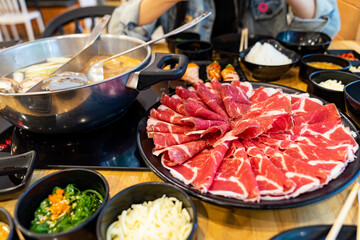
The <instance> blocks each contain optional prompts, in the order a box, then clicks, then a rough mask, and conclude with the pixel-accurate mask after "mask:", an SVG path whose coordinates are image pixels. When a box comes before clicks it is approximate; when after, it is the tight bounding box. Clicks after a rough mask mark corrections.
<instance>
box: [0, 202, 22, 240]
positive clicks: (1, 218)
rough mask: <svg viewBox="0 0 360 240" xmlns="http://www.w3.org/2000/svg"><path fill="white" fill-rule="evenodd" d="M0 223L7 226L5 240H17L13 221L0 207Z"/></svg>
mask: <svg viewBox="0 0 360 240" xmlns="http://www.w3.org/2000/svg"><path fill="white" fill-rule="evenodd" d="M0 222H3V223H6V224H7V225H8V226H9V229H10V232H9V235H8V237H7V238H6V240H17V239H19V236H18V235H17V232H16V229H15V225H14V221H13V219H12V218H11V216H10V214H9V212H8V211H6V210H5V209H4V208H2V207H0Z"/></svg>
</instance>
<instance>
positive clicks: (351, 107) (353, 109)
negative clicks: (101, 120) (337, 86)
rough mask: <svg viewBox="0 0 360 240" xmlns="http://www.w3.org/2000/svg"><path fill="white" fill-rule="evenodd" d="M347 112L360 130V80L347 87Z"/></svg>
mask: <svg viewBox="0 0 360 240" xmlns="http://www.w3.org/2000/svg"><path fill="white" fill-rule="evenodd" d="M344 92H345V106H346V112H347V114H348V115H349V116H350V117H351V119H352V120H354V122H355V123H356V125H357V126H358V128H359V129H360V80H357V81H355V82H352V83H350V84H348V85H346V86H345V89H344Z"/></svg>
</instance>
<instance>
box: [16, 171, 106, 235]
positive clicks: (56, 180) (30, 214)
mask: <svg viewBox="0 0 360 240" xmlns="http://www.w3.org/2000/svg"><path fill="white" fill-rule="evenodd" d="M68 184H74V185H75V187H77V188H79V189H80V190H86V189H93V190H96V191H98V192H99V193H100V194H101V195H102V196H103V198H104V201H103V203H102V204H101V205H100V207H99V209H97V210H96V212H95V213H94V214H93V215H92V216H91V217H90V218H88V219H87V220H85V221H84V222H82V223H81V224H79V225H77V226H75V227H73V228H71V229H69V230H67V231H64V232H59V233H51V234H45V233H35V232H31V231H30V230H29V228H30V223H31V221H32V220H33V219H34V213H35V211H36V209H37V208H38V207H39V206H40V203H41V202H42V201H43V200H44V199H46V198H47V197H48V195H49V194H51V193H52V191H53V189H54V187H56V186H58V187H61V188H64V187H66V186H67V185H68ZM108 198H109V186H108V183H107V182H106V179H105V178H104V177H103V176H102V175H101V174H100V173H98V172H96V171H94V170H88V169H81V168H77V169H66V170H62V171H58V172H55V173H53V174H50V175H48V176H46V177H44V178H42V179H40V180H39V181H37V182H36V183H34V184H33V185H32V186H30V187H29V188H28V190H27V191H26V192H25V193H24V194H22V195H21V196H20V198H19V200H18V202H17V204H16V206H15V211H14V219H15V225H16V227H17V228H18V229H19V230H20V231H21V233H22V234H23V236H24V237H25V238H27V239H72V240H73V239H96V231H95V224H96V219H97V216H98V215H99V213H100V212H101V210H102V209H103V207H104V206H105V204H106V202H107V200H108Z"/></svg>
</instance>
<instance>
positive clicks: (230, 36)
mask: <svg viewBox="0 0 360 240" xmlns="http://www.w3.org/2000/svg"><path fill="white" fill-rule="evenodd" d="M271 38H272V37H271V36H266V35H258V34H249V36H248V47H252V46H253V45H254V44H255V43H256V42H258V41H260V40H265V39H271ZM240 40H241V34H239V33H227V34H222V35H219V36H217V37H215V38H213V39H211V43H212V45H213V48H214V50H215V51H216V52H217V53H218V54H219V55H220V56H219V57H220V58H221V59H222V58H237V57H238V56H239V46H240Z"/></svg>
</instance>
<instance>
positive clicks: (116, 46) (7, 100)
mask: <svg viewBox="0 0 360 240" xmlns="http://www.w3.org/2000/svg"><path fill="white" fill-rule="evenodd" d="M86 38H87V34H74V35H66V36H60V37H53V38H45V39H41V40H37V41H33V42H29V43H24V44H21V45H17V46H14V47H11V48H8V49H5V50H3V51H0V63H1V64H0V76H6V75H8V74H10V73H12V72H14V71H15V70H18V69H21V68H23V67H26V66H29V65H32V64H36V63H39V62H43V61H45V60H46V59H47V58H50V57H60V56H72V55H74V54H75V53H76V52H77V51H78V50H79V49H81V47H82V46H83V44H84V43H85V41H86ZM141 43H143V41H142V40H139V39H136V38H132V37H127V36H115V35H109V34H104V35H102V36H101V38H100V39H99V40H98V41H97V45H96V47H94V48H93V51H92V55H94V56H95V55H112V54H115V53H119V52H122V51H124V50H126V49H129V48H132V47H134V46H136V45H139V44H141ZM128 56H130V57H133V58H136V59H139V60H140V61H141V63H140V64H139V65H138V66H137V67H135V68H134V69H132V70H130V71H128V72H125V73H123V74H121V75H118V76H115V77H112V78H109V79H106V80H104V81H102V82H99V83H95V84H90V85H86V86H83V87H77V88H72V89H65V90H59V91H53V92H48V91H47V92H34V93H16V94H5V93H0V114H1V115H2V116H3V117H4V118H5V119H6V120H8V121H9V122H11V123H12V124H14V125H17V126H19V127H21V128H24V129H27V130H30V131H33V132H39V133H51V134H52V133H67V132H75V131H84V130H89V129H93V128H96V127H98V126H101V125H104V124H105V123H107V122H110V121H112V120H114V119H116V118H118V117H119V116H121V114H122V113H123V112H124V111H125V110H126V109H127V108H128V107H129V106H130V105H131V104H132V103H133V101H134V100H135V99H136V96H137V95H138V90H143V89H146V88H148V87H150V86H151V85H152V84H155V83H157V82H160V81H163V80H175V79H179V78H180V77H181V76H182V75H183V74H184V73H185V70H186V66H187V58H186V56H184V55H179V54H164V53H162V54H155V56H154V55H153V54H151V48H150V47H143V48H140V49H139V50H136V51H134V52H131V53H129V54H128ZM165 65H171V66H173V67H172V68H171V69H170V70H164V69H163V67H164V66H165ZM174 66H175V67H174ZM128 82H129V83H130V82H131V84H128V85H131V86H132V87H133V88H135V89H131V88H129V87H126V84H127V83H128Z"/></svg>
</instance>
